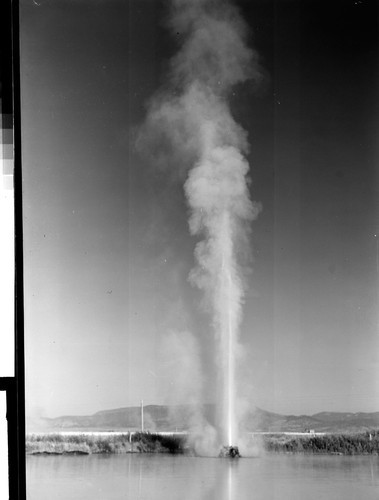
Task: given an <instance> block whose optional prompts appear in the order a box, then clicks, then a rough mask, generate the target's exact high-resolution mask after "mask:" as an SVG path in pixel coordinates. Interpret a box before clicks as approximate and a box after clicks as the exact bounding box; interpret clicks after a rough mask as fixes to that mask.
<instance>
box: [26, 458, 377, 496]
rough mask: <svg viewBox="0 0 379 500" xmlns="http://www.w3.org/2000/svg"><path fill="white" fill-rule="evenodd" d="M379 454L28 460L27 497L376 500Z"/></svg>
mask: <svg viewBox="0 0 379 500" xmlns="http://www.w3.org/2000/svg"><path fill="white" fill-rule="evenodd" d="M378 491H379V459H378V457H339V456H338V457H337V456H305V457H303V456H295V455H294V456H292V455H288V456H287V455H285V456H284V455H282V456H278V455H267V456H265V457H261V458H250V459H249V458H241V459H234V460H233V459H221V458H194V457H192V458H190V457H182V456H167V455H147V454H133V455H131V454H129V455H89V456H28V457H27V494H28V496H27V497H28V500H45V499H46V500H47V499H49V500H53V499H64V500H74V499H75V500H76V499H80V500H116V499H117V500H121V499H123V500H124V499H131V500H135V499H141V500H167V499H170V500H237V499H238V500H245V499H248V500H251V499H253V500H279V499H280V500H304V499H305V498H306V499H307V500H323V499H325V500H326V499H328V500H329V499H331V498H333V499H337V500H353V499H354V500H355V499H363V498H364V499H365V500H377V498H378Z"/></svg>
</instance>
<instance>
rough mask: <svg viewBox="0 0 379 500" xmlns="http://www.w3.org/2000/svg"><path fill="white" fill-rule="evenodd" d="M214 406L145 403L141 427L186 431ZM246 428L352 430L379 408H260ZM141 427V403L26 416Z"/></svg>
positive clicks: (40, 428) (70, 426)
mask: <svg viewBox="0 0 379 500" xmlns="http://www.w3.org/2000/svg"><path fill="white" fill-rule="evenodd" d="M216 414H217V413H216V406H215V405H212V404H203V405H175V406H167V405H146V406H144V429H145V430H149V431H151V432H154V431H188V430H190V429H193V428H194V427H199V426H200V427H201V426H202V425H204V424H205V422H208V423H210V424H211V425H215V424H216V421H217V417H216ZM242 426H243V428H244V429H245V430H246V431H248V432H254V431H256V432H259V431H261V432H305V431H309V430H314V431H316V432H333V433H354V432H364V431H367V430H371V429H379V412H372V413H367V412H356V413H353V412H318V413H315V414H313V415H282V414H279V413H273V412H270V411H267V410H263V409H261V408H258V407H257V408H255V409H254V410H252V411H250V412H248V413H247V414H246V416H245V418H244V420H243V422H242ZM139 429H141V407H140V406H128V407H121V408H115V409H109V410H100V411H98V412H96V413H94V414H92V415H82V416H77V415H63V416H60V417H55V418H47V417H41V418H28V419H27V432H59V431H70V430H76V431H77V430H79V431H80V430H82V431H83V432H84V431H96V430H97V431H101V430H103V431H105V430H109V431H111V430H114V431H129V430H131V431H134V430H139Z"/></svg>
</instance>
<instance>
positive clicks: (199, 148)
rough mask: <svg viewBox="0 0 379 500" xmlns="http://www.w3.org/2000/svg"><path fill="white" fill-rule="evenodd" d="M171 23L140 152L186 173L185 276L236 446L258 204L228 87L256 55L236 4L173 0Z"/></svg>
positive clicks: (225, 433)
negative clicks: (209, 343) (246, 256)
mask: <svg viewBox="0 0 379 500" xmlns="http://www.w3.org/2000/svg"><path fill="white" fill-rule="evenodd" d="M168 24H169V27H170V29H171V30H172V32H173V34H175V36H178V37H179V39H180V40H181V47H180V49H179V51H178V52H177V54H176V55H175V56H174V57H173V58H172V60H171V65H170V74H169V83H168V85H167V87H166V88H165V90H162V91H160V92H158V93H157V94H156V95H155V96H154V97H153V99H152V100H151V102H150V104H149V109H148V116H147V119H146V122H145V124H144V126H143V127H142V129H141V131H140V135H139V138H138V140H137V146H138V147H139V149H143V148H146V147H147V148H149V147H151V148H152V149H154V150H155V151H154V154H155V155H156V154H157V153H158V155H159V152H160V151H159V150H160V147H161V152H162V154H163V156H164V157H165V158H167V157H168V156H170V155H171V159H172V158H174V159H175V161H176V162H178V164H177V168H178V169H179V170H182V169H183V168H184V167H185V168H186V169H188V168H189V170H188V174H187V178H186V181H185V184H184V192H185V195H186V199H187V203H188V207H189V209H190V218H189V228H190V232H191V234H192V235H194V236H196V237H198V238H199V239H200V241H199V242H198V243H197V245H196V249H195V258H196V267H195V268H194V269H193V270H192V271H191V273H190V282H191V283H192V284H193V285H195V286H196V287H198V288H199V289H201V290H202V291H203V293H204V297H205V298H206V301H207V304H208V307H209V308H210V310H211V314H212V324H213V328H214V332H215V338H216V340H217V342H216V345H217V360H218V366H219V369H220V370H219V371H220V384H221V390H220V394H222V396H221V399H222V405H221V406H222V411H221V416H220V424H221V431H222V432H221V436H220V438H221V439H222V442H223V443H224V444H229V445H233V444H237V442H236V441H237V439H238V420H239V418H238V414H237V413H238V412H237V404H236V398H237V385H236V379H235V371H236V359H237V358H238V352H239V351H240V349H241V346H240V344H239V327H240V323H241V317H242V304H243V299H244V291H245V286H244V280H243V273H242V267H241V263H240V262H239V258H238V256H239V255H240V252H241V249H242V247H243V246H244V245H245V246H246V244H247V242H248V238H247V235H248V233H249V226H250V222H251V221H252V220H253V219H255V218H256V217H257V214H258V212H259V209H260V207H259V205H257V204H254V203H253V202H252V201H251V199H250V195H249V178H248V173H249V165H248V162H247V160H246V155H247V153H248V151H249V144H248V140H247V133H246V132H245V131H244V130H243V128H242V127H241V126H240V125H239V124H237V123H236V122H235V120H234V118H233V116H232V113H231V109H230V106H229V101H228V97H229V95H230V92H231V90H232V88H233V87H234V86H235V85H237V84H241V83H243V82H245V81H247V80H253V81H255V82H256V83H257V82H259V81H260V79H261V71H260V67H259V64H258V61H257V54H256V53H255V52H254V51H253V50H252V49H251V48H250V47H249V46H248V44H247V39H248V34H249V30H248V27H247V25H246V24H245V22H244V21H243V19H242V18H241V16H240V14H239V11H238V9H237V8H236V7H235V6H233V5H232V4H231V3H230V2H228V1H224V0H172V1H171V9H170V17H169V22H168Z"/></svg>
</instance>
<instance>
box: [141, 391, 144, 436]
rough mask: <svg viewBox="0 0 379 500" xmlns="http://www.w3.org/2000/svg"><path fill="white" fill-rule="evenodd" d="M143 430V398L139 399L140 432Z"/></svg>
mask: <svg viewBox="0 0 379 500" xmlns="http://www.w3.org/2000/svg"><path fill="white" fill-rule="evenodd" d="M143 431H144V428H143V399H141V432H143Z"/></svg>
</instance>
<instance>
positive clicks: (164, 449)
mask: <svg viewBox="0 0 379 500" xmlns="http://www.w3.org/2000/svg"><path fill="white" fill-rule="evenodd" d="M254 439H257V438H254ZM258 439H259V440H260V443H261V449H262V450H264V451H266V452H268V453H303V454H329V455H379V430H372V431H367V432H364V433H359V434H325V435H323V436H314V435H312V434H310V435H309V436H304V435H301V436H288V435H286V434H279V435H277V434H268V435H264V436H259V438H258ZM25 450H26V453H27V454H28V455H90V454H97V453H115V454H120V453H171V454H185V455H195V452H194V450H193V449H192V447H191V446H190V444H189V442H188V440H187V436H185V435H169V434H164V435H163V434H158V433H150V432H133V433H129V432H125V433H123V434H121V433H114V434H112V433H107V434H105V435H101V434H100V433H97V434H96V433H94V434H90V433H83V434H78V433H73V434H68V433H65V434H60V433H54V434H42V433H41V434H28V435H27V437H26V446H25Z"/></svg>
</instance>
